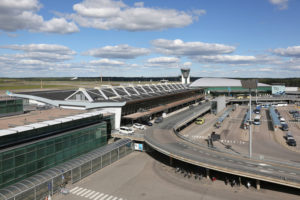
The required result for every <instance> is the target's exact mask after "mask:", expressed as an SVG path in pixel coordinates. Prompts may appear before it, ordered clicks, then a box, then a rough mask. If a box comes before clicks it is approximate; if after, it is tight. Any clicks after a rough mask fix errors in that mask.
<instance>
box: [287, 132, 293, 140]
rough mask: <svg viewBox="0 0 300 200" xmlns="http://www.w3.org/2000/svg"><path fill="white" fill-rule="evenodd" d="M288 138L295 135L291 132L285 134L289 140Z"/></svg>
mask: <svg viewBox="0 0 300 200" xmlns="http://www.w3.org/2000/svg"><path fill="white" fill-rule="evenodd" d="M288 137H293V134H292V132H291V131H289V132H287V133H286V134H285V139H287V138H288Z"/></svg>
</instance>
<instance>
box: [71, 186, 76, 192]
mask: <svg viewBox="0 0 300 200" xmlns="http://www.w3.org/2000/svg"><path fill="white" fill-rule="evenodd" d="M77 189H78V187H74V188H72V189H71V190H70V192H73V191H74V190H77Z"/></svg>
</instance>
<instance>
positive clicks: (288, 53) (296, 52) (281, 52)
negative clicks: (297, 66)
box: [271, 46, 300, 58]
mask: <svg viewBox="0 0 300 200" xmlns="http://www.w3.org/2000/svg"><path fill="white" fill-rule="evenodd" d="M271 52H273V53H274V54H276V55H278V56H285V57H298V58H300V46H292V47H288V48H277V49H274V50H271Z"/></svg>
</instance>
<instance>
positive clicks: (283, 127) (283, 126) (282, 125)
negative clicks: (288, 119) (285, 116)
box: [281, 124, 289, 131]
mask: <svg viewBox="0 0 300 200" xmlns="http://www.w3.org/2000/svg"><path fill="white" fill-rule="evenodd" d="M281 129H282V130H283V131H288V130H289V126H288V125H287V124H281Z"/></svg>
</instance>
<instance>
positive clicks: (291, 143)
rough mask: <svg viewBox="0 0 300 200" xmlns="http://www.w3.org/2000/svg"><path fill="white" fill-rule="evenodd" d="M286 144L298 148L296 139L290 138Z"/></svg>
mask: <svg viewBox="0 0 300 200" xmlns="http://www.w3.org/2000/svg"><path fill="white" fill-rule="evenodd" d="M286 143H287V144H288V145H289V146H294V147H295V146H297V143H296V140H295V139H294V138H289V139H288V140H287V141H286Z"/></svg>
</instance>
